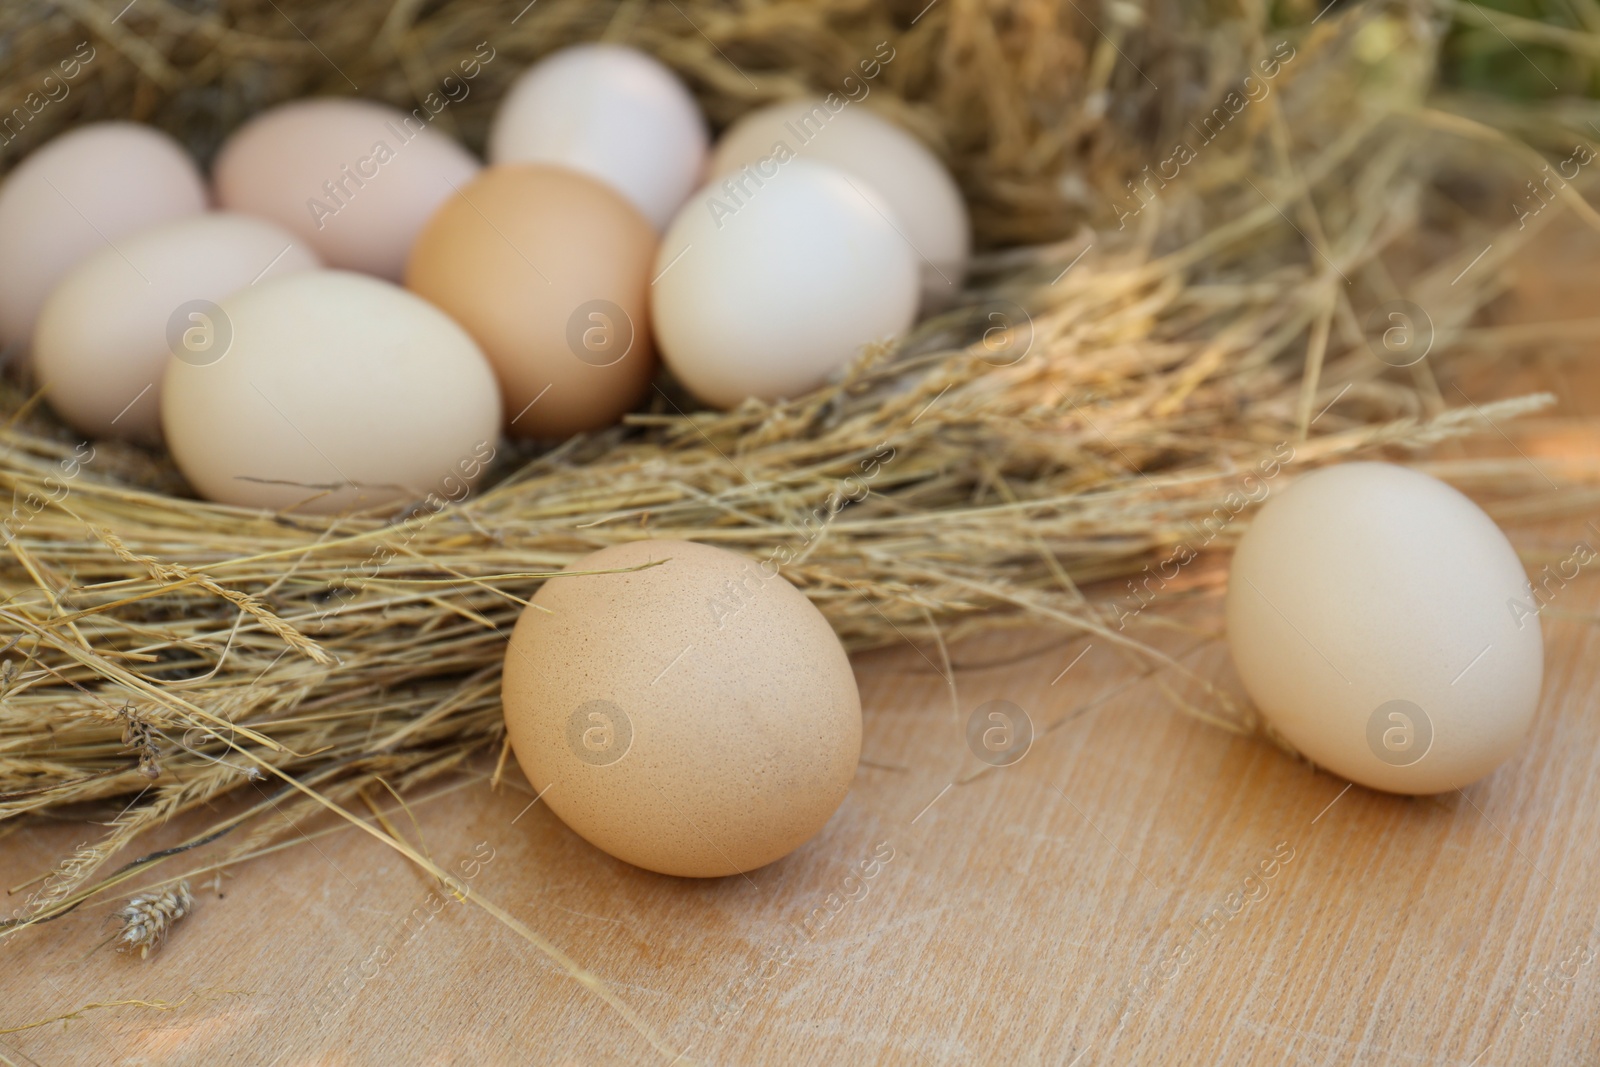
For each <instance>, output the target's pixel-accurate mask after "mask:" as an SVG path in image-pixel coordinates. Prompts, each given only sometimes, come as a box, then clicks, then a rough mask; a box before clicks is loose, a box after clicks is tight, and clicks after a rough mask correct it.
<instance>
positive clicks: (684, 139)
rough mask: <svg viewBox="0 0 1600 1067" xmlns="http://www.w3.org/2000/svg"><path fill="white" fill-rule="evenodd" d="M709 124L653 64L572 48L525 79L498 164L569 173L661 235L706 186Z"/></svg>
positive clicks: (511, 102) (498, 145)
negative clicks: (618, 198) (606, 189)
mask: <svg viewBox="0 0 1600 1067" xmlns="http://www.w3.org/2000/svg"><path fill="white" fill-rule="evenodd" d="M708 140H709V137H708V135H707V133H706V121H705V119H704V117H702V116H701V114H700V108H699V105H697V104H696V103H695V100H694V97H692V96H690V95H689V90H688V89H686V88H684V86H683V83H682V82H681V81H679V80H678V77H677V75H675V74H673V73H672V71H671V70H669V69H668V68H667V67H666V66H665V65H663V64H662V63H661V61H660V60H658V59H656V58H655V57H654V56H651V55H648V54H646V53H644V52H640V51H638V50H637V49H634V48H627V47H625V46H622V45H614V44H581V45H574V46H572V47H570V48H563V49H561V50H560V51H558V52H555V53H553V54H551V55H549V56H547V57H545V58H544V59H542V60H540V61H539V62H538V63H537V64H535V65H534V66H533V67H531V68H530V69H528V70H527V71H525V72H524V73H523V74H522V76H521V77H519V78H518V79H517V80H516V81H515V82H514V83H512V86H511V88H510V90H509V91H508V92H507V93H506V96H505V99H504V101H502V102H501V104H500V108H499V110H498V111H496V112H495V116H494V124H493V125H492V126H490V128H489V162H490V163H545V164H549V165H552V166H561V167H569V168H571V169H573V170H576V171H579V172H580V173H582V174H586V175H588V176H589V177H591V178H594V179H596V180H598V181H600V182H603V183H605V184H606V185H609V186H610V187H611V188H613V189H615V190H616V191H617V192H619V193H621V194H622V195H623V196H624V197H626V198H627V199H628V200H629V201H630V202H631V203H632V204H633V206H634V207H635V208H637V209H638V210H639V211H640V212H641V213H642V214H643V215H644V217H645V218H647V219H649V220H650V223H651V225H653V226H654V227H655V228H656V230H657V231H660V230H662V229H665V228H666V225H667V223H668V222H670V221H671V220H672V216H673V214H674V213H675V212H677V210H678V207H679V206H680V205H681V204H682V203H683V202H684V200H685V199H686V198H687V197H688V195H689V193H690V192H691V191H693V189H694V187H695V185H697V184H698V183H699V181H700V172H701V170H702V169H703V168H704V166H705V159H706V144H707V141H708Z"/></svg>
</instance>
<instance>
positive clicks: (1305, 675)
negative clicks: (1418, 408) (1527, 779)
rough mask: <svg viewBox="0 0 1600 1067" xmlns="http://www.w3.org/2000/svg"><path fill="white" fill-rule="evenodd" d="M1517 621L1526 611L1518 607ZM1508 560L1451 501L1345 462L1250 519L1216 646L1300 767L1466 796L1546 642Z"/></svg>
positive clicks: (1486, 528)
mask: <svg viewBox="0 0 1600 1067" xmlns="http://www.w3.org/2000/svg"><path fill="white" fill-rule="evenodd" d="M1530 605H1532V609H1533V610H1530V608H1529V606H1530ZM1536 609H1537V604H1536V603H1535V602H1533V601H1532V598H1531V596H1530V594H1529V592H1528V581H1527V577H1526V574H1525V572H1524V570H1523V568H1522V564H1521V562H1520V561H1519V560H1518V559H1517V554H1516V552H1515V550H1513V549H1512V547H1511V545H1510V543H1509V542H1508V541H1507V540H1506V538H1505V535H1504V534H1503V533H1501V532H1500V529H1499V528H1498V527H1497V526H1495V524H1494V521H1493V520H1492V519H1490V518H1489V516H1488V515H1486V514H1484V513H1483V511H1482V510H1481V509H1480V508H1479V507H1478V506H1477V505H1476V504H1474V503H1473V502H1472V501H1471V500H1468V499H1467V498H1466V497H1465V496H1463V495H1462V494H1461V493H1459V492H1457V491H1456V490H1455V489H1453V488H1451V487H1450V486H1448V485H1445V484H1444V483H1443V482H1440V481H1437V480H1435V479H1433V478H1430V477H1428V476H1427V475H1425V474H1421V473H1419V472H1417V471H1414V470H1410V469H1408V468H1405V467H1397V466H1392V465H1389V464H1385V463H1350V464H1345V465H1342V466H1338V467H1331V468H1328V469H1326V470H1321V471H1318V472H1316V473H1314V474H1309V475H1306V476H1305V477H1303V478H1300V479H1299V480H1297V481H1296V482H1294V483H1293V484H1292V485H1291V486H1289V488H1287V489H1286V490H1284V491H1283V492H1282V493H1281V494H1280V495H1276V496H1273V497H1272V498H1271V499H1269V500H1268V501H1267V503H1266V504H1265V506H1263V507H1262V509H1261V512H1260V514H1259V515H1257V517H1256V518H1255V520H1254V521H1253V522H1252V523H1251V525H1250V529H1249V531H1248V532H1247V533H1246V534H1245V536H1244V537H1243V539H1241V541H1240V543H1239V546H1238V549H1237V550H1236V551H1235V553H1234V558H1233V565H1232V570H1231V572H1230V574H1229V579H1228V598H1227V618H1228V645H1229V648H1230V649H1231V651H1232V653H1233V662H1234V664H1235V666H1236V667H1237V668H1238V671H1239V676H1240V678H1241V679H1242V680H1243V681H1244V685H1245V688H1246V689H1247V690H1248V691H1249V693H1250V696H1251V698H1252V699H1253V700H1254V701H1255V702H1256V705H1257V706H1258V707H1259V708H1260V709H1261V713H1262V714H1263V715H1264V716H1265V717H1266V718H1267V720H1268V721H1269V722H1270V723H1271V724H1272V725H1273V726H1274V727H1276V728H1277V729H1278V730H1279V731H1280V732H1281V733H1282V734H1283V736H1284V737H1285V738H1286V739H1287V740H1288V741H1289V743H1290V744H1292V745H1294V746H1295V747H1296V748H1297V749H1299V750H1300V751H1301V752H1302V753H1304V754H1305V755H1306V756H1307V757H1309V758H1310V759H1312V760H1313V761H1315V762H1316V763H1318V764H1320V765H1322V766H1324V767H1326V768H1327V769H1328V770H1330V771H1333V772H1334V773H1336V774H1340V775H1343V776H1344V777H1346V778H1348V779H1350V780H1351V781H1353V782H1357V783H1360V784H1361V785H1366V786H1370V787H1372V788H1374V789H1383V790H1388V791H1389V792H1394V793H1417V794H1422V793H1440V792H1444V791H1446V790H1449V789H1455V788H1458V787H1460V786H1464V785H1466V784H1468V783H1469V782H1473V781H1476V780H1477V779H1479V778H1481V777H1483V776H1484V775H1486V774H1488V773H1489V772H1490V771H1492V770H1493V769H1494V768H1495V767H1497V766H1499V765H1500V764H1501V763H1502V762H1504V761H1505V760H1506V758H1507V757H1509V756H1510V755H1511V753H1512V752H1513V751H1514V750H1515V748H1516V747H1517V744H1518V742H1520V741H1521V739H1522V737H1523V735H1524V734H1525V733H1526V732H1527V730H1528V725H1529V723H1530V721H1531V720H1532V718H1533V713H1534V709H1535V708H1536V707H1537V705H1538V702H1539V688H1540V684H1541V681H1542V679H1543V674H1544V644H1543V640H1542V638H1541V636H1540V632H1539V619H1538V615H1537V614H1536Z"/></svg>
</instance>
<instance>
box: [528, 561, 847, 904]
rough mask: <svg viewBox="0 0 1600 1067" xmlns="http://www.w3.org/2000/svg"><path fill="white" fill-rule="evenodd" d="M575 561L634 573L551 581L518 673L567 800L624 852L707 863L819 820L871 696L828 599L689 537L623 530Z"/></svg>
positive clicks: (532, 761) (673, 863)
mask: <svg viewBox="0 0 1600 1067" xmlns="http://www.w3.org/2000/svg"><path fill="white" fill-rule="evenodd" d="M649 564H655V565H654V566H647V565H649ZM641 567H642V568H643V569H633V568H641ZM568 570H569V571H572V572H583V571H618V570H620V571H622V573H610V574H578V573H574V574H572V575H571V576H570V577H562V578H555V579H552V580H550V581H548V582H546V583H545V584H544V586H543V587H542V588H541V589H540V590H539V592H538V593H537V594H536V595H535V596H534V598H533V607H530V608H528V609H527V610H526V611H524V612H523V614H522V617H521V619H520V620H518V622H517V626H516V630H515V631H514V632H513V633H512V635H511V641H510V644H509V646H508V647H507V649H506V660H505V675H504V680H503V682H502V688H501V692H502V697H503V701H504V704H505V716H506V730H507V732H508V734H509V736H510V738H511V744H512V747H513V749H514V750H515V752H516V754H517V761H518V762H519V763H520V764H521V765H522V769H523V771H524V772H525V773H526V774H527V776H528V780H529V782H530V783H532V784H533V786H534V788H535V789H537V790H538V791H539V793H540V795H541V796H542V797H543V798H544V800H545V803H547V804H549V805H550V809H551V810H552V811H554V812H555V813H556V814H557V815H558V816H560V817H561V819H562V821H563V822H565V823H566V824H567V825H568V826H570V827H571V828H572V829H573V830H575V831H576V832H577V833H578V834H579V835H581V836H582V837H584V838H585V839H587V840H588V841H589V842H591V843H592V844H594V845H596V846H598V847H599V848H601V849H604V850H605V851H606V852H609V853H610V854H611V855H613V856H616V857H617V858H618V859H622V860H626V861H627V862H629V863H632V864H635V865H637V866H639V867H644V868H647V869H649V870H652V871H660V872H661V873H663V874H675V875H684V876H689V877H716V876H720V875H726V874H734V873H736V872H739V871H748V870H751V869H753V868H756V867H760V866H762V865H763V864H767V863H771V862H772V861H773V860H776V859H778V858H779V857H781V856H784V855H787V854H788V853H790V852H792V851H793V850H794V849H796V848H798V847H800V846H801V845H802V844H804V843H805V842H806V841H808V840H810V839H811V838H812V837H814V836H815V835H816V834H817V833H818V831H820V830H821V829H822V827H823V825H824V824H825V823H826V822H827V821H828V819H829V817H830V816H831V815H832V814H833V812H834V811H835V810H836V809H837V808H838V807H839V804H840V803H841V802H842V801H843V800H844V797H845V793H846V792H847V791H848V790H849V788H850V781H851V779H852V777H853V776H854V774H855V768H856V761H857V759H858V757H859V755H860V750H861V703H860V698H859V696H858V695H857V692H856V684H855V676H854V675H853V674H852V673H851V670H850V660H849V658H848V657H847V656H846V655H845V653H844V649H843V648H842V647H840V644H839V639H838V638H837V637H836V636H835V635H834V632H833V630H832V628H831V627H829V625H828V622H827V620H826V619H824V618H823V617H822V614H821V613H820V612H818V611H817V609H816V608H815V607H814V606H813V605H812V604H811V602H810V601H809V600H807V599H806V598H805V596H804V595H803V594H802V593H801V592H800V591H799V590H797V589H795V587H794V586H792V585H790V584H789V583H788V582H787V581H786V580H784V578H783V577H782V576H781V575H779V574H778V573H777V572H776V568H775V567H774V566H772V565H770V564H758V563H756V562H755V561H753V560H750V559H747V558H745V557H743V556H739V555H736V554H734V553H732V552H727V551H724V550H722V549H719V548H712V547H710V546H706V545H698V544H690V543H687V542H683V541H635V542H632V543H629V544H623V545H616V546H613V547H610V548H606V549H602V550H601V551H599V552H595V553H592V554H590V555H588V556H585V557H583V558H582V559H580V560H578V561H577V562H575V563H573V564H572V566H571V567H569V568H568Z"/></svg>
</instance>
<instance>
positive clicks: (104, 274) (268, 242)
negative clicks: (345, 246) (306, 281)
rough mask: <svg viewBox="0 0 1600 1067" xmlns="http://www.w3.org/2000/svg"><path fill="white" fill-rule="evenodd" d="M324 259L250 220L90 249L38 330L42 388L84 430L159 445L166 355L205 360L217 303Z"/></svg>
mask: <svg viewBox="0 0 1600 1067" xmlns="http://www.w3.org/2000/svg"><path fill="white" fill-rule="evenodd" d="M317 266H319V264H318V262H317V257H316V256H315V255H313V254H312V252H311V250H310V249H309V248H307V247H306V246H305V245H304V244H302V243H301V242H300V241H299V240H298V239H297V238H295V237H293V236H292V235H290V234H289V233H287V232H286V231H285V230H283V229H282V228H281V227H279V226H275V225H273V224H272V223H270V222H266V221H264V220H262V219H255V218H250V217H248V216H246V215H234V214H229V213H225V212H216V213H212V214H206V215H194V216H191V217H189V218H185V219H181V220H179V221H177V222H169V223H166V224H165V225H161V226H157V227H154V228H152V229H147V230H143V231H141V232H139V233H137V234H134V235H133V236H131V237H128V238H125V239H123V240H121V241H119V242H118V243H117V247H116V248H103V249H101V250H100V251H98V252H95V253H94V254H92V255H90V256H89V258H88V259H86V260H84V261H83V262H82V263H79V264H78V265H77V266H76V267H74V268H73V269H72V270H71V271H70V272H69V273H68V274H67V276H66V277H65V278H63V279H62V281H61V284H60V285H58V286H56V287H55V289H54V290H53V291H52V292H51V294H50V298H49V299H48V300H46V301H45V304H44V307H43V309H42V310H41V311H40V313H39V321H38V325H37V326H36V328H35V330H34V339H33V365H34V370H35V372H36V373H37V374H38V377H39V384H40V385H41V386H43V388H44V391H45V397H46V398H47V399H48V400H49V402H50V405H51V407H53V408H55V410H56V411H57V413H59V414H60V415H61V417H62V418H64V419H65V420H66V421H67V422H69V423H71V424H72V425H73V426H75V427H76V428H77V429H79V430H81V431H82V432H84V433H86V434H90V435H92V436H97V437H101V436H104V437H122V438H127V439H129V440H135V441H144V442H154V441H157V440H159V439H160V437H161V418H160V400H161V389H160V384H161V376H162V374H163V373H165V371H166V367H167V360H168V359H169V358H170V357H171V356H172V355H173V354H174V353H175V352H183V353H184V354H185V355H187V356H189V357H190V358H195V357H200V356H201V355H202V353H203V352H204V350H205V349H206V347H207V346H209V345H211V344H213V343H215V341H216V339H217V338H216V332H215V322H214V319H215V313H216V302H217V301H219V300H221V299H222V298H223V297H225V296H228V295H229V294H230V293H232V292H233V291H234V290H236V289H243V288H245V287H246V286H250V285H255V284H261V283H264V282H266V281H269V280H271V279H273V278H279V277H283V276H284V275H287V274H292V273H294V272H295V271H302V270H312V269H314V268H316V267H317Z"/></svg>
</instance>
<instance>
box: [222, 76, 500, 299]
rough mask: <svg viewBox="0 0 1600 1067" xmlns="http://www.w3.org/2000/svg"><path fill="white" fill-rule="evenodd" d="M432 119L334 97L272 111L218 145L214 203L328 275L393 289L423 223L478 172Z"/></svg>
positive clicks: (425, 114)
mask: <svg viewBox="0 0 1600 1067" xmlns="http://www.w3.org/2000/svg"><path fill="white" fill-rule="evenodd" d="M431 118H432V116H431V114H430V113H429V112H428V111H427V110H426V109H424V108H420V107H419V108H417V109H415V110H413V111H411V112H410V113H407V112H404V111H400V110H398V109H396V108H392V107H389V106H387V105H385V104H378V103H374V102H372V101H370V100H350V99H342V98H335V97H324V98H320V99H312V100H299V101H296V102H294V103H290V104H284V105H282V106H281V107H276V108H273V109H272V110H270V111H266V112H263V113H262V114H261V115H258V116H257V117H256V118H254V119H251V120H250V121H249V122H247V123H245V124H244V125H243V126H241V127H240V128H239V129H238V130H236V131H234V133H233V135H232V136H231V137H229V138H228V140H227V142H226V143H225V144H224V145H223V146H222V150H221V152H220V153H219V154H218V156H217V161H216V164H215V165H214V167H213V168H212V180H213V182H214V184H215V186H216V190H217V201H218V203H219V204H220V205H221V206H222V207H225V208H228V209H229V210H232V211H242V212H245V213H246V214H251V215H259V216H260V217H262V218H264V219H271V220H272V221H273V222H276V223H277V224H278V225H280V226H282V227H284V228H285V229H287V230H289V231H290V232H291V233H294V234H296V235H298V236H299V237H300V238H301V239H303V240H304V241H305V242H306V243H307V244H309V245H310V246H311V247H312V249H313V250H314V251H315V252H316V253H317V255H318V256H320V257H321V258H322V260H323V261H324V262H326V263H327V264H328V265H329V266H331V267H341V268H345V269H348V270H357V271H363V272H365V273H367V274H375V275H377V276H378V277H380V278H387V279H389V280H391V281H399V280H400V276H401V274H402V273H403V272H404V270H405V264H406V255H407V254H408V253H409V252H410V250H411V243H412V242H413V241H414V240H416V236H417V233H418V232H419V231H420V230H421V229H422V227H423V224H424V223H426V222H427V221H428V217H429V216H430V215H432V214H433V212H434V210H435V209H436V208H437V207H438V206H439V205H440V204H442V203H443V202H444V201H445V200H446V199H447V198H448V197H450V196H451V195H452V194H453V193H454V192H455V190H457V189H459V188H461V187H462V186H463V185H466V184H467V183H468V182H470V181H471V180H472V179H473V177H474V176H475V175H476V174H477V173H478V170H479V166H478V161H477V160H476V159H474V158H473V156H472V154H471V153H469V152H468V151H467V150H466V149H465V148H462V147H461V146H460V145H459V144H457V143H456V142H455V141H453V140H451V139H450V138H449V137H447V136H445V135H444V134H442V133H440V132H439V131H437V130H435V129H434V128H433V127H432V126H430V125H429V120H430V119H431Z"/></svg>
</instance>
